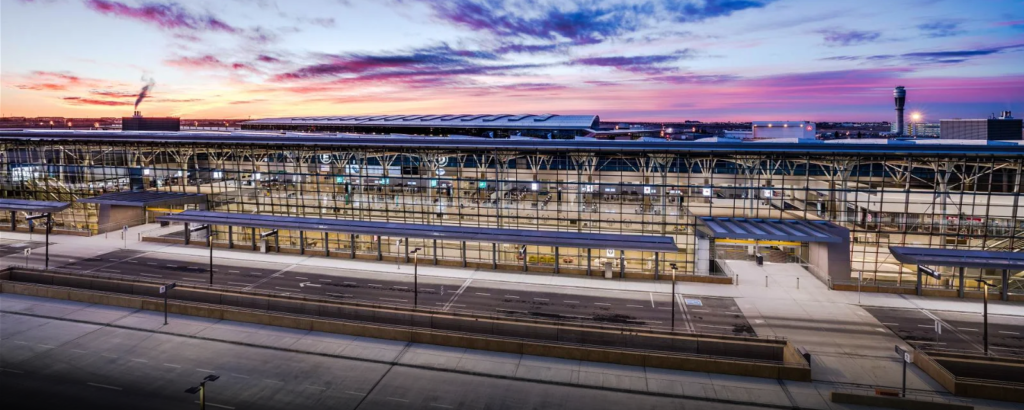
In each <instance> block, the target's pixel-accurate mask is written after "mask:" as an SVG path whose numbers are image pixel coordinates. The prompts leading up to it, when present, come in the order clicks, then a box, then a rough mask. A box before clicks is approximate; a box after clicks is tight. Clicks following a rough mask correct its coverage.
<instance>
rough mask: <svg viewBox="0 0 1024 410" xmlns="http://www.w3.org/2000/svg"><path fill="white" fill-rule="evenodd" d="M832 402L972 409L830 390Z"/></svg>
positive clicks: (918, 409) (930, 409)
mask: <svg viewBox="0 0 1024 410" xmlns="http://www.w3.org/2000/svg"><path fill="white" fill-rule="evenodd" d="M831 399H832V402H833V403H842V404H857V405H861V406H870V407H884V408H888V409H902V410H974V406H968V405H964V404H954V403H944V402H935V401H924V400H913V399H907V398H903V397H889V396H874V395H867V394H855V393H841V392H836V391H834V392H832V397H831Z"/></svg>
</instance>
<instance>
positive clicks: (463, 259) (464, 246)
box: [462, 241, 466, 268]
mask: <svg viewBox="0 0 1024 410" xmlns="http://www.w3.org/2000/svg"><path fill="white" fill-rule="evenodd" d="M462 267H463V268H465V267H466V241H462Z"/></svg>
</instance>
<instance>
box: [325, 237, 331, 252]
mask: <svg viewBox="0 0 1024 410" xmlns="http://www.w3.org/2000/svg"><path fill="white" fill-rule="evenodd" d="M330 238H331V237H330V236H328V233H327V232H324V256H331V243H330V242H328V241H329V240H330Z"/></svg>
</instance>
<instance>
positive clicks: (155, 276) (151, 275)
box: [139, 273, 163, 278]
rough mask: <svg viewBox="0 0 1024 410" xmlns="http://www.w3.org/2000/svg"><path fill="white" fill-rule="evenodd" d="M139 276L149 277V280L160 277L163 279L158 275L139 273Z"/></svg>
mask: <svg viewBox="0 0 1024 410" xmlns="http://www.w3.org/2000/svg"><path fill="white" fill-rule="evenodd" d="M139 275H142V276H149V277H151V278H162V277H163V276H160V275H154V274H151V273H139Z"/></svg>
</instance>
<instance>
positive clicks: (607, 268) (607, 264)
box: [604, 262, 612, 279]
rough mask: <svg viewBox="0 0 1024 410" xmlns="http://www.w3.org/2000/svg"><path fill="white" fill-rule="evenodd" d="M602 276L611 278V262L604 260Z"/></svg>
mask: <svg viewBox="0 0 1024 410" xmlns="http://www.w3.org/2000/svg"><path fill="white" fill-rule="evenodd" d="M604 278H605V279H611V278H612V263H611V262H605V263H604Z"/></svg>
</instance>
